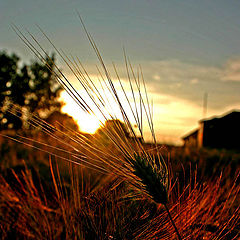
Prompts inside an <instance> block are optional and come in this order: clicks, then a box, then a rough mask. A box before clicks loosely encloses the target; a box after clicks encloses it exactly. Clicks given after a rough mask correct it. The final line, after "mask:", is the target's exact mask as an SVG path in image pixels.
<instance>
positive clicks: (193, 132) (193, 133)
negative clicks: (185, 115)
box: [182, 129, 199, 140]
mask: <svg viewBox="0 0 240 240" xmlns="http://www.w3.org/2000/svg"><path fill="white" fill-rule="evenodd" d="M198 131H199V129H195V130H194V131H192V132H190V133H188V134H186V135H184V136H183V137H182V139H183V140H184V139H187V138H189V137H191V136H193V135H196V134H197V133H198Z"/></svg>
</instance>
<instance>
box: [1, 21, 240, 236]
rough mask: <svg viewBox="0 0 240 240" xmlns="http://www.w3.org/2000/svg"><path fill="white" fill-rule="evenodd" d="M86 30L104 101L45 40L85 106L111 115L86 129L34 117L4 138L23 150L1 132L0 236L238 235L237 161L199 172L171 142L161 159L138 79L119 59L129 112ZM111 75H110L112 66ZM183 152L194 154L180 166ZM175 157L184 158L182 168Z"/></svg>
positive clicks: (32, 43) (76, 64)
mask: <svg viewBox="0 0 240 240" xmlns="http://www.w3.org/2000/svg"><path fill="white" fill-rule="evenodd" d="M83 26H84V25H83ZM84 28H85V27H84ZM14 29H15V31H16V32H17V34H18V35H19V36H20V38H21V39H22V40H23V41H24V43H25V44H26V45H27V46H28V47H29V48H30V49H31V50H32V51H33V52H34V53H35V54H36V55H37V56H38V58H39V59H40V60H42V61H44V59H45V58H44V57H43V55H44V54H46V52H45V51H44V49H43V48H42V47H41V45H40V43H39V42H38V41H37V40H36V39H35V37H34V36H32V35H31V34H30V35H29V39H27V38H26V36H25V35H23V34H22V33H21V32H20V31H19V30H18V29H17V28H16V27H14ZM85 31H86V34H87V36H88V38H89V41H90V43H91V44H92V47H93V48H94V50H95V52H96V55H97V57H98V59H99V62H100V64H101V67H102V73H101V74H100V76H101V79H100V82H102V84H103V86H104V87H103V90H104V91H105V92H108V93H110V96H111V97H112V99H106V98H104V96H103V95H102V94H101V93H100V92H99V91H98V88H97V87H96V85H95V84H94V83H93V81H91V79H90V78H89V76H88V75H87V72H86V71H85V68H84V67H83V66H82V64H81V63H80V61H79V59H77V58H76V59H75V58H73V59H70V58H68V57H67V56H66V55H65V54H64V53H62V52H60V51H58V49H57V48H55V46H54V45H52V46H53V47H54V48H55V50H56V52H58V54H59V55H60V57H62V58H63V60H64V61H65V63H66V65H67V66H68V67H69V68H70V70H71V71H72V73H73V74H74V75H75V77H76V78H77V79H78V80H79V82H80V84H81V86H82V88H83V89H84V90H85V91H86V93H87V94H88V102H86V99H82V97H81V96H80V95H79V94H78V92H77V91H76V90H75V88H74V87H73V86H72V85H71V83H70V82H69V81H68V80H67V79H66V78H65V76H64V74H63V72H62V71H61V70H60V69H59V68H58V67H57V66H56V65H55V66H54V69H52V70H53V71H54V74H55V76H56V78H57V79H58V81H59V83H60V84H61V85H62V86H63V87H64V88H65V90H66V91H68V92H69V94H70V95H71V96H73V98H74V99H75V100H76V102H77V103H78V105H79V106H80V107H81V108H82V109H83V110H84V111H86V112H89V113H93V114H95V115H96V117H97V116H98V115H99V114H100V115H101V116H102V117H103V118H104V119H105V120H109V119H110V120H111V121H110V122H109V121H108V122H107V123H108V124H106V125H105V128H103V130H102V131H100V132H98V133H97V134H95V135H92V136H89V135H85V134H82V133H79V132H76V131H72V130H71V129H69V128H68V127H66V126H62V125H61V123H60V125H59V127H56V126H53V125H51V124H49V123H46V122H44V121H42V120H41V119H39V118H38V117H36V116H34V115H33V116H32V118H30V119H29V124H30V125H32V126H37V128H38V129H40V130H39V131H35V133H33V132H31V135H29V134H25V135H23V134H21V136H16V135H14V137H13V138H14V139H15V141H19V142H21V143H22V144H23V145H25V147H23V146H22V147H21V148H20V147H19V149H20V150H18V149H16V148H17V146H20V145H19V143H15V142H14V143H13V142H9V140H11V139H9V138H12V137H11V136H10V135H9V134H8V136H9V137H8V139H7V140H6V136H5V140H4V139H3V138H1V141H2V148H4V147H5V150H3V151H2V154H3V153H4V152H5V153H6V152H8V155H4V157H5V160H4V161H2V162H1V169H2V176H1V179H0V189H1V190H0V224H1V228H0V232H1V235H2V239H109V240H110V239H177V238H178V239H239V237H240V233H239V230H240V214H239V213H240V210H239V189H240V186H239V176H238V173H237V167H236V168H235V170H236V171H234V173H233V174H232V175H233V176H232V178H228V176H226V175H224V174H226V172H224V171H223V172H222V173H220V174H217V175H218V176H214V177H212V178H204V174H202V172H201V166H203V165H202V164H200V163H202V162H204V159H203V158H198V156H197V157H196V156H195V155H193V153H191V154H192V155H191V154H188V155H186V153H185V157H184V158H183V156H184V153H183V151H182V152H177V151H175V150H174V149H172V150H171V151H170V150H169V151H168V153H171V154H170V160H169V157H168V156H164V153H163V152H162V150H161V149H160V148H159V145H158V144H157V142H156V140H155V134H154V128H153V121H152V114H151V107H150V105H149V100H148V96H147V91H146V87H145V83H144V80H143V77H139V75H141V74H139V75H138V74H136V73H134V71H133V67H132V66H131V64H130V63H129V61H128V60H127V58H126V59H125V61H126V72H127V78H128V80H129V86H130V89H131V96H130V97H129V96H127V94H126V90H125V89H124V88H123V86H122V85H121V83H122V82H121V80H120V78H119V79H118V80H119V82H118V84H119V86H120V87H121V92H122V93H123V96H124V99H125V100H126V102H128V108H129V109H130V110H131V111H130V115H131V116H129V113H127V112H126V109H125V106H123V105H122V98H121V97H120V95H119V92H117V90H116V85H115V84H116V83H114V82H113V81H112V80H111V76H110V73H109V72H108V70H107V68H106V66H105V64H104V62H103V60H102V57H101V55H100V54H99V51H98V49H97V47H96V44H95V42H94V40H93V39H92V37H91V36H90V34H89V33H88V32H87V30H86V29H85ZM43 35H44V36H45V37H46V39H47V40H48V41H49V42H50V44H52V43H51V41H50V40H49V38H48V37H47V36H46V35H45V34H44V33H43ZM139 72H141V71H139ZM115 74H116V76H117V78H118V77H119V76H118V73H117V70H116V71H115ZM137 100H138V101H137ZM108 101H109V102H110V103H112V102H114V103H115V104H116V105H117V106H118V110H119V113H120V115H119V116H117V115H114V114H113V113H112V111H111V110H112V109H111V104H109V102H108ZM90 102H91V104H93V105H94V107H91V106H92V105H90ZM106 106H108V107H110V108H108V109H107V108H106ZM16 111H18V110H16V109H15V112H16ZM19 111H20V110H19ZM143 117H145V118H146V119H147V122H148V124H149V129H150V131H151V133H152V138H153V143H152V145H151V147H150V148H149V145H148V147H147V145H146V144H145V141H144V135H143V120H142V119H143ZM130 118H131V119H134V121H135V124H132V122H131V121H130ZM117 119H121V120H122V121H123V123H121V122H120V121H119V120H117ZM109 123H110V124H109ZM103 124H104V123H103ZM134 125H136V126H137V131H136V129H135V128H134V127H133V126H134ZM5 135H7V134H6V133H5ZM11 145H12V146H11ZM29 146H30V148H29ZM38 149H39V150H38ZM37 150H38V151H37ZM19 152H21V154H20V155H19ZM171 155H172V156H171ZM6 156H7V159H6ZM15 156H16V157H15ZM179 156H181V158H182V159H180V157H179ZM186 156H188V157H189V159H190V160H191V159H194V161H195V160H196V158H197V159H199V161H195V162H194V164H193V166H194V167H193V168H190V169H188V166H190V165H187V164H186V163H187V162H189V161H187V160H186ZM3 159H4V158H3ZM19 159H22V160H24V162H25V163H24V165H23V166H22V167H15V168H13V169H12V170H11V169H9V168H8V169H7V170H6V167H11V166H10V164H9V163H10V162H11V161H12V164H13V165H18V163H19ZM205 159H207V158H205ZM192 161H193V160H192ZM180 163H181V164H186V165H185V166H183V168H182V170H179V166H180V167H181V166H182V165H181V164H180ZM195 163H198V164H195ZM29 165H31V166H29ZM196 165H198V167H200V174H198V173H199V171H198V170H197V169H196ZM237 166H238V165H237Z"/></svg>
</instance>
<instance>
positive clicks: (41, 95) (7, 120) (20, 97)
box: [0, 52, 62, 130]
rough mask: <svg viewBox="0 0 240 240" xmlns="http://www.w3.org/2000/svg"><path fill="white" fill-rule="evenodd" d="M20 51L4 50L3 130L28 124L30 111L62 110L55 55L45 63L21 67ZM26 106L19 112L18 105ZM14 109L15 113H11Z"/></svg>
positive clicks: (0, 58)
mask: <svg viewBox="0 0 240 240" xmlns="http://www.w3.org/2000/svg"><path fill="white" fill-rule="evenodd" d="M19 62H20V58H19V57H18V56H17V55H16V54H12V55H8V54H7V53H6V52H0V130H3V129H16V130H17V129H21V128H22V127H26V119H27V118H28V114H33V113H34V114H36V115H37V116H41V117H42V116H43V117H46V116H48V115H49V114H50V113H51V112H53V111H56V110H60V108H61V106H62V103H61V102H60V101H59V99H58V98H59V94H60V91H61V87H59V85H58V84H57V82H56V79H55V78H56V77H55V74H54V72H53V71H54V66H55V56H54V55H52V56H51V57H48V56H46V58H45V60H44V61H43V63H42V62H39V61H33V62H32V63H31V64H29V65H27V64H23V65H22V66H20V63H19ZM16 106H17V107H20V108H24V109H25V112H26V111H27V113H28V114H25V115H24V114H23V111H16V110H15V107H16ZM9 112H12V113H14V114H11V113H9Z"/></svg>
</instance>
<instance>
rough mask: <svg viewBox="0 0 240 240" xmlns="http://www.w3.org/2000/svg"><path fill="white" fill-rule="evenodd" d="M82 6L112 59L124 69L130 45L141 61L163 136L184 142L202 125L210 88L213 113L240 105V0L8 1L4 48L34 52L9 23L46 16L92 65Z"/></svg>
mask: <svg viewBox="0 0 240 240" xmlns="http://www.w3.org/2000/svg"><path fill="white" fill-rule="evenodd" d="M76 10H78V11H79V13H80V14H81V16H82V18H83V19H84V22H85V24H86V26H87V28H88V30H89V31H90V32H91V34H92V35H93V37H94V39H95V40H96V42H97V44H98V46H99V49H100V51H101V53H102V55H103V57H104V60H105V61H106V62H107V63H110V64H111V62H112V61H114V62H115V63H116V64H117V65H118V67H119V69H120V71H121V69H123V65H124V63H123V47H125V48H126V51H127V54H128V56H129V57H130V59H131V62H132V63H133V64H141V66H142V68H143V72H144V76H145V80H146V82H147V85H148V87H149V91H150V92H151V93H152V95H154V96H155V98H154V103H155V112H156V114H159V115H157V124H156V128H157V130H158V131H157V133H158V134H159V139H160V140H161V139H163V140H164V141H172V142H177V143H180V141H179V139H180V137H181V136H182V135H184V134H185V133H186V132H188V131H191V130H192V128H194V127H196V126H197V121H198V120H199V119H201V118H202V101H203V95H204V93H205V92H208V96H209V97H208V115H207V116H209V117H210V116H211V115H215V114H221V113H224V112H225V111H228V110H231V109H233V108H240V94H239V90H240V47H239V39H240V2H239V1H236V0H228V1H223V0H218V1H217V0H213V1H209V0H202V1H196V0H195V1H193V0H181V1H179V0H168V1H166V0H165V1H163V0H158V1H153V0H128V1H127V0H121V1H114V0H111V1H110V0H108V1H107V0H98V1H97V0H92V1H91V0H89V1H83V0H78V1H75V0H74V1H73V0H72V1H69V0H68V1H65V0H58V1H57V0H50V1H46V0H41V1H38V0H35V1H30V0H22V1H16V0H8V1H1V2H0V32H1V35H0V49H6V50H8V51H11V52H16V53H17V54H18V55H19V56H20V57H22V58H23V59H24V60H25V61H28V60H29V59H32V58H33V55H32V54H31V52H30V51H29V50H28V49H26V47H25V46H24V45H23V44H22V43H21V41H20V40H19V39H18V37H17V36H16V34H15V33H14V32H13V31H12V29H11V27H10V24H11V23H12V22H13V23H15V24H17V25H18V26H19V27H20V28H25V27H26V28H27V29H29V30H30V31H31V32H33V33H34V34H36V35H37V36H40V35H39V33H38V30H37V28H36V26H35V24H39V25H40V26H41V27H42V28H43V29H44V31H45V32H46V33H47V34H48V35H49V36H50V37H51V39H52V40H53V42H54V43H55V44H56V45H57V46H58V47H59V48H62V49H64V50H65V51H66V52H67V53H69V54H73V55H77V56H79V57H80V58H81V60H82V61H83V62H84V63H85V65H86V66H88V67H89V69H90V71H93V70H92V69H94V64H95V63H96V58H95V56H94V53H93V51H92V50H91V48H90V46H89V43H88V41H87V39H86V36H85V34H84V32H83V29H82V27H81V24H80V22H79V19H78V17H77V14H76ZM40 39H41V37H40ZM46 48H47V49H48V50H49V51H51V48H50V47H49V46H47V45H46Z"/></svg>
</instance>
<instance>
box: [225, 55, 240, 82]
mask: <svg viewBox="0 0 240 240" xmlns="http://www.w3.org/2000/svg"><path fill="white" fill-rule="evenodd" d="M222 80H223V81H236V82H240V59H234V60H233V59H232V60H229V61H228V62H227V63H226V65H225V69H224V72H223V77H222Z"/></svg>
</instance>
